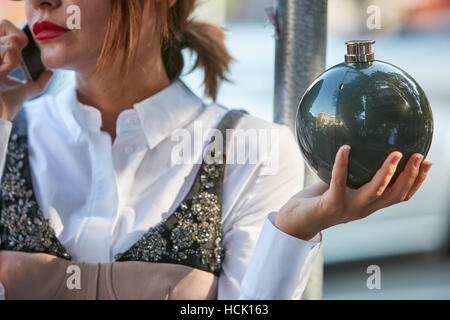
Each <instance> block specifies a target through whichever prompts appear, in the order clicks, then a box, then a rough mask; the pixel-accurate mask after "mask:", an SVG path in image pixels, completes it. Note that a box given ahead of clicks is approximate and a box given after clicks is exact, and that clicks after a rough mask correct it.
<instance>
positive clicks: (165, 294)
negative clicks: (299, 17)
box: [0, 0, 431, 299]
mask: <svg viewBox="0 0 450 320" xmlns="http://www.w3.org/2000/svg"><path fill="white" fill-rule="evenodd" d="M194 2H195V1H194V0H183V1H176V0H167V1H165V0H154V1H144V0H140V1H135V0H110V1H104V0H95V1H93V0H28V1H27V3H26V14H27V21H28V23H29V25H30V26H31V27H32V29H33V32H34V37H35V38H36V40H37V43H38V44H39V46H40V48H41V52H42V60H43V62H44V64H45V65H46V66H47V67H48V68H52V69H58V68H61V69H70V70H74V71H75V74H76V79H75V81H74V82H73V83H72V84H71V85H69V86H68V87H67V88H66V89H64V90H63V91H62V92H61V93H59V94H58V95H57V96H56V97H53V96H50V95H44V96H42V97H40V98H38V99H35V100H32V101H28V100H29V99H31V98H33V97H36V96H38V95H39V94H40V93H41V92H43V90H44V88H45V86H46V84H47V82H48V81H49V79H50V78H51V76H52V72H51V71H46V72H44V73H43V74H42V75H41V76H40V78H39V79H38V80H37V81H35V82H26V83H22V82H19V81H16V80H14V79H12V78H10V77H8V76H7V75H8V73H10V72H11V71H12V70H14V69H15V68H17V67H18V66H19V65H20V62H21V49H22V48H23V47H24V46H25V45H26V44H27V38H26V36H25V34H24V33H23V32H22V31H20V30H19V29H18V28H16V27H15V26H13V25H12V24H11V23H10V22H8V21H5V20H3V21H1V23H0V44H1V46H0V50H1V64H0V77H1V85H0V88H1V91H0V92H1V96H0V97H1V100H0V102H1V105H0V106H1V107H0V117H1V119H0V133H1V135H0V137H1V138H0V152H1V153H0V155H1V157H0V161H1V162H0V165H1V168H4V170H5V171H4V172H2V175H3V181H2V182H3V186H2V195H3V201H2V216H1V217H0V218H1V219H0V239H2V243H0V249H2V250H0V282H1V283H2V284H3V286H4V290H5V296H6V298H10V299H22V298H41V299H42V298H44V299H51V298H57V299H74V298H84V299H86V298H87V299H114V298H119V299H122V298H124V299H210V298H213V299H214V298H218V299H237V298H247V299H291V298H299V297H301V295H302V293H303V290H304V288H305V285H306V282H307V279H308V276H309V273H310V271H311V266H312V263H313V261H314V258H315V256H316V253H317V251H318V248H319V246H320V243H321V231H322V230H324V229H326V228H329V227H332V226H334V225H337V224H341V223H347V222H350V221H353V220H357V219H361V218H364V217H366V216H368V215H370V214H372V213H373V212H375V211H377V210H379V209H381V208H384V207H387V206H390V205H393V204H396V203H398V202H402V201H406V200H409V199H410V198H411V197H412V196H413V194H414V193H415V192H416V191H417V190H418V189H419V187H420V185H421V184H422V182H423V181H424V179H425V177H426V174H427V171H428V170H429V169H430V167H431V163H429V162H426V161H423V157H422V155H420V154H414V155H413V156H412V157H411V159H410V160H409V162H408V164H407V166H406V167H405V169H404V171H403V172H402V173H401V175H400V176H399V178H398V179H397V181H396V182H395V184H393V185H392V186H390V187H387V186H388V184H389V181H390V179H391V177H392V176H393V173H394V172H395V169H396V166H397V164H398V162H399V161H400V159H401V156H402V155H401V153H400V152H392V153H391V154H390V155H389V156H388V157H387V158H386V160H385V162H384V164H383V166H382V167H381V168H380V169H379V170H378V171H377V173H376V175H375V176H374V178H373V179H372V180H371V181H370V182H369V183H367V184H366V185H364V186H363V187H361V188H360V189H358V190H351V189H349V188H347V187H346V184H345V182H346V177H347V164H348V156H349V152H350V146H347V145H346V146H342V147H341V148H340V149H339V151H338V153H337V154H336V159H335V163H334V167H333V172H332V180H331V183H330V185H327V184H325V183H323V182H319V183H316V184H314V185H312V186H310V187H308V188H305V189H303V190H301V191H300V192H298V193H297V194H295V195H294V193H295V192H297V191H299V190H300V189H301V187H302V182H303V181H302V180H303V167H302V166H303V161H302V158H301V155H300V153H299V150H298V147H297V145H296V142H295V139H294V138H293V136H292V134H291V132H290V131H289V130H288V129H287V127H286V126H282V125H278V124H272V123H268V122H265V121H262V120H260V119H257V118H255V117H252V116H249V115H243V114H242V113H239V112H228V110H227V109H226V108H224V107H221V106H218V105H216V104H212V105H204V104H203V103H202V101H201V100H200V99H199V98H198V97H196V96H195V95H194V94H193V93H192V92H191V91H190V90H189V89H187V87H186V86H185V85H184V84H183V83H182V82H181V81H180V80H179V79H178V77H179V75H180V73H181V70H182V67H183V58H182V55H181V49H182V48H189V49H191V50H192V51H194V52H195V53H196V55H197V57H198V61H197V66H201V67H203V68H204V71H205V88H206V94H207V95H208V96H210V97H212V98H213V99H214V98H215V97H216V94H217V90H218V85H219V82H220V81H221V80H224V79H226V77H225V74H226V71H227V70H228V64H229V62H230V60H231V58H230V56H229V54H228V53H227V51H226V49H225V47H224V45H223V34H222V33H221V31H220V29H218V28H217V27H214V26H211V25H208V24H203V23H198V22H195V21H192V20H190V19H189V16H190V14H191V13H192V11H193V8H194ZM70 5H76V6H78V7H79V8H80V9H81V10H80V12H81V28H80V29H72V30H68V29H67V28H66V29H65V30H61V27H65V20H66V19H67V16H68V15H67V13H66V12H67V11H66V10H67V8H68V7H69V6H70ZM44 20H47V21H50V22H52V23H53V24H56V25H59V26H60V28H59V30H57V31H55V28H56V27H55V26H52V25H50V26H49V24H48V23H42V21H44ZM49 29H53V30H49ZM13 123H14V125H13ZM25 123H26V126H25V125H24V124H25ZM195 125H201V126H202V127H203V128H206V129H205V130H207V132H211V131H212V130H214V129H215V128H217V130H218V132H225V129H231V128H236V129H243V130H248V129H257V130H275V131H276V132H277V133H278V136H279V139H278V141H279V143H275V144H274V145H271V149H270V150H271V152H269V153H267V156H266V157H265V158H263V159H259V160H258V161H257V162H256V163H253V162H251V161H250V160H249V159H250V158H251V156H252V155H253V154H255V153H257V152H258V150H259V149H258V148H259V147H260V146H259V144H261V142H260V141H259V142H258V144H257V145H256V146H255V145H254V144H252V143H244V144H243V145H242V146H241V147H242V148H241V149H238V150H237V151H236V152H237V153H244V154H245V155H248V156H244V157H243V158H244V161H243V163H238V164H235V163H230V164H229V163H228V162H225V161H224V159H225V157H224V158H222V162H220V161H216V162H214V161H213V162H212V163H206V162H205V160H204V158H203V157H202V155H203V152H204V151H203V149H204V148H205V146H206V145H208V143H209V141H210V140H209V139H210V138H211V136H210V135H205V136H202V139H201V143H200V145H201V146H202V147H201V148H198V149H197V150H194V152H193V156H192V159H193V160H192V161H185V162H182V163H181V164H180V163H174V162H173V155H174V154H173V150H174V148H177V147H178V146H179V145H177V141H175V140H176V139H173V136H174V132H176V131H177V130H179V129H182V130H185V131H184V132H187V133H188V135H189V134H194V131H195ZM216 132H217V131H216ZM194 135H195V134H194ZM227 140H228V139H227ZM230 140H232V142H229V143H230V144H231V146H228V147H226V148H225V149H223V153H224V156H226V155H225V153H226V152H225V151H229V150H230V148H231V149H232V146H233V147H234V140H233V139H230ZM212 141H214V139H213V140H212ZM188 142H190V141H188ZM8 144H9V145H10V146H9V148H8ZM194 149H195V148H194ZM27 150H28V157H27V156H26V155H27ZM208 150H209V149H208ZM233 150H234V149H233ZM209 151H211V150H209ZM210 155H212V157H213V158H214V159H216V158H215V157H216V156H218V155H220V153H219V152H217V153H215V152H212V153H210ZM228 156H229V155H228ZM202 158H203V161H202ZM226 159H229V157H227V158H226ZM277 161H278V165H277V166H276V169H273V167H272V166H271V164H273V163H277ZM5 163H6V165H5ZM224 163H227V165H226V170H225V165H224ZM198 164H201V166H199V165H198ZM274 170H275V171H274ZM46 219H48V221H47V220H46ZM261 228H262V229H261ZM2 233H3V234H2Z"/></svg>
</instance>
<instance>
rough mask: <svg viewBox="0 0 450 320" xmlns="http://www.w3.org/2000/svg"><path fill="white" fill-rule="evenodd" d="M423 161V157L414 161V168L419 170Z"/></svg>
mask: <svg viewBox="0 0 450 320" xmlns="http://www.w3.org/2000/svg"><path fill="white" fill-rule="evenodd" d="M422 159H423V156H422V155H421V156H420V157H417V158H416V160H414V167H416V168H419V166H420V163H421V162H422Z"/></svg>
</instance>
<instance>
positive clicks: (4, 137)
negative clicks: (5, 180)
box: [0, 119, 12, 177]
mask: <svg viewBox="0 0 450 320" xmlns="http://www.w3.org/2000/svg"><path fill="white" fill-rule="evenodd" d="M11 130H12V122H11V121H9V120H5V119H0V177H2V176H3V170H4V167H5V161H6V154H7V151H8V142H9V136H10V134H11Z"/></svg>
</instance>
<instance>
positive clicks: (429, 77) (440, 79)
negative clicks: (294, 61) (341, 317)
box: [0, 0, 450, 299]
mask: <svg viewBox="0 0 450 320" xmlns="http://www.w3.org/2000/svg"><path fill="white" fill-rule="evenodd" d="M311 1H312V0H311ZM271 6H273V0H201V1H200V6H199V8H198V10H197V12H196V17H197V19H199V20H204V21H210V22H214V23H216V24H219V25H221V26H223V27H225V28H226V29H227V40H226V41H227V45H228V47H229V49H230V51H231V53H232V55H233V56H234V57H235V58H236V62H235V63H234V64H233V66H232V70H231V73H230V80H231V82H230V83H225V84H223V85H222V87H221V91H220V94H219V97H218V103H220V104H223V105H226V106H228V107H230V108H244V109H247V110H248V111H249V112H250V113H252V114H253V115H255V116H258V117H261V118H264V119H266V120H268V121H272V119H273V92H274V89H273V88H274V59H275V40H274V34H275V31H274V27H273V26H272V25H271V23H270V22H269V19H268V18H267V14H266V10H265V9H266V8H268V7H271ZM369 6H376V7H377V8H378V9H379V10H380V18H381V20H380V22H381V24H380V28H379V29H373V30H370V29H369V28H368V27H367V20H368V18H369V17H370V14H369V13H368V12H367V10H368V8H369ZM1 18H7V19H10V20H11V21H13V22H14V23H16V24H17V25H19V24H20V23H21V22H22V21H23V20H24V19H25V18H24V9H23V3H21V2H12V1H9V0H0V19H1ZM353 39H374V40H376V44H375V45H374V46H373V50H374V52H375V59H377V60H382V61H387V62H390V63H392V64H394V65H396V66H398V67H400V68H402V69H403V70H405V71H407V72H408V73H409V74H410V75H411V76H412V77H414V78H415V79H416V80H417V82H418V83H419V84H420V85H421V86H422V88H423V89H424V91H425V92H426V94H427V96H428V99H429V101H430V104H431V107H432V110H433V115H434V125H435V128H434V129H435V131H434V137H433V144H432V146H431V150H430V152H429V154H428V156H427V160H430V161H431V162H433V168H432V169H431V171H430V174H429V176H428V179H427V181H425V183H424V185H423V186H422V188H421V190H420V191H419V192H418V193H417V194H416V195H415V196H414V197H413V199H411V200H410V201H408V202H405V203H401V204H398V205H396V206H394V207H391V208H386V209H383V210H381V211H378V212H377V213H375V214H374V215H372V216H370V217H369V218H367V219H364V220H361V221H357V222H352V223H350V224H345V225H341V226H337V227H334V228H332V229H329V230H326V231H324V238H323V239H324V240H323V245H324V247H323V248H324V282H323V298H324V299H450V246H449V244H450V125H449V124H450V108H449V104H450V0H396V1H390V0H370V1H365V0H328V38H327V56H326V61H327V62H326V66H327V68H329V67H331V66H333V65H335V64H338V63H341V62H343V59H344V54H345V52H346V46H345V41H346V40H353ZM188 67H189V65H188V66H187V68H186V70H188ZM183 79H184V80H185V81H186V83H187V84H188V85H189V86H190V87H191V88H192V89H193V90H194V91H196V92H197V93H198V94H200V95H202V93H203V91H202V74H201V72H194V73H192V74H188V75H185V76H183ZM52 81H54V82H55V83H53V87H52V90H53V91H57V90H58V87H61V86H64V77H63V76H61V77H59V78H58V77H56V78H55V79H53V80H52ZM371 265H377V266H379V267H380V271H381V289H379V290H376V289H374V290H370V289H368V287H367V284H366V282H367V279H368V277H369V276H370V274H368V273H367V268H368V267H369V266H371Z"/></svg>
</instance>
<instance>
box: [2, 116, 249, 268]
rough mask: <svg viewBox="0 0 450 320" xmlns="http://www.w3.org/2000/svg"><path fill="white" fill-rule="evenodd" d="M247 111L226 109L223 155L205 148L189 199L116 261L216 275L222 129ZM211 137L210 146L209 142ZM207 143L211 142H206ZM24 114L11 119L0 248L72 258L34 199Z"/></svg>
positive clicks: (219, 254) (220, 254) (223, 160)
mask: <svg viewBox="0 0 450 320" xmlns="http://www.w3.org/2000/svg"><path fill="white" fill-rule="evenodd" d="M245 113H246V111H243V110H230V111H229V112H227V113H226V114H225V116H224V117H223V118H222V120H221V121H220V123H219V125H218V127H217V130H219V131H220V132H221V133H222V137H224V139H223V141H224V147H223V149H222V150H223V155H221V154H219V153H218V152H215V150H209V151H207V152H210V155H211V157H210V159H211V158H212V159H213V160H214V161H212V162H211V161H205V159H203V162H202V164H201V166H200V169H199V171H198V173H197V175H196V177H195V180H194V183H193V185H192V186H191V188H190V190H189V192H188V194H187V196H186V197H185V198H184V200H183V201H182V202H181V203H180V204H179V206H178V207H177V208H176V210H175V211H174V212H173V213H172V214H171V215H170V216H169V217H168V218H167V219H164V220H163V221H161V222H160V223H159V224H157V225H156V226H154V227H151V228H149V230H148V231H147V232H146V233H145V234H144V235H143V236H142V237H141V238H140V239H139V240H138V241H137V242H136V243H135V244H134V245H132V246H131V248H129V249H128V250H127V251H125V252H123V253H119V254H117V255H116V256H115V257H114V258H115V261H117V262H119V261H147V262H162V263H173V264H180V265H185V266H189V267H193V268H197V269H200V270H203V271H207V272H211V273H213V274H214V275H216V276H218V275H219V274H220V272H221V265H222V260H223V258H224V254H223V248H222V226H221V218H222V217H221V207H222V189H223V177H224V171H225V164H226V141H225V140H226V139H225V137H226V129H232V128H234V127H235V125H236V124H237V122H238V121H239V119H240V118H241V117H242V116H243V115H244V114H245ZM213 139H214V137H213V138H212V140H211V141H210V142H212V141H213ZM208 145H211V144H208ZM27 147H28V142H27V127H26V116H25V113H24V110H23V109H21V111H20V112H19V113H18V114H17V116H16V117H15V118H14V120H13V128H12V131H11V135H10V139H9V143H8V152H7V157H6V163H5V167H4V171H3V176H2V183H1V198H0V209H1V213H0V250H13V251H23V252H41V253H48V254H51V255H54V256H57V257H60V258H63V259H66V260H71V259H72V257H71V255H70V253H69V252H68V251H67V250H66V248H64V246H63V245H62V244H61V243H60V241H59V240H58V238H57V237H56V235H55V231H54V230H53V228H52V227H51V225H50V222H49V219H47V218H45V216H44V214H43V212H42V210H41V209H40V208H39V205H38V203H37V201H36V198H35V195H34V191H33V185H32V179H31V172H30V165H29V160H28V149H27Z"/></svg>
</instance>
